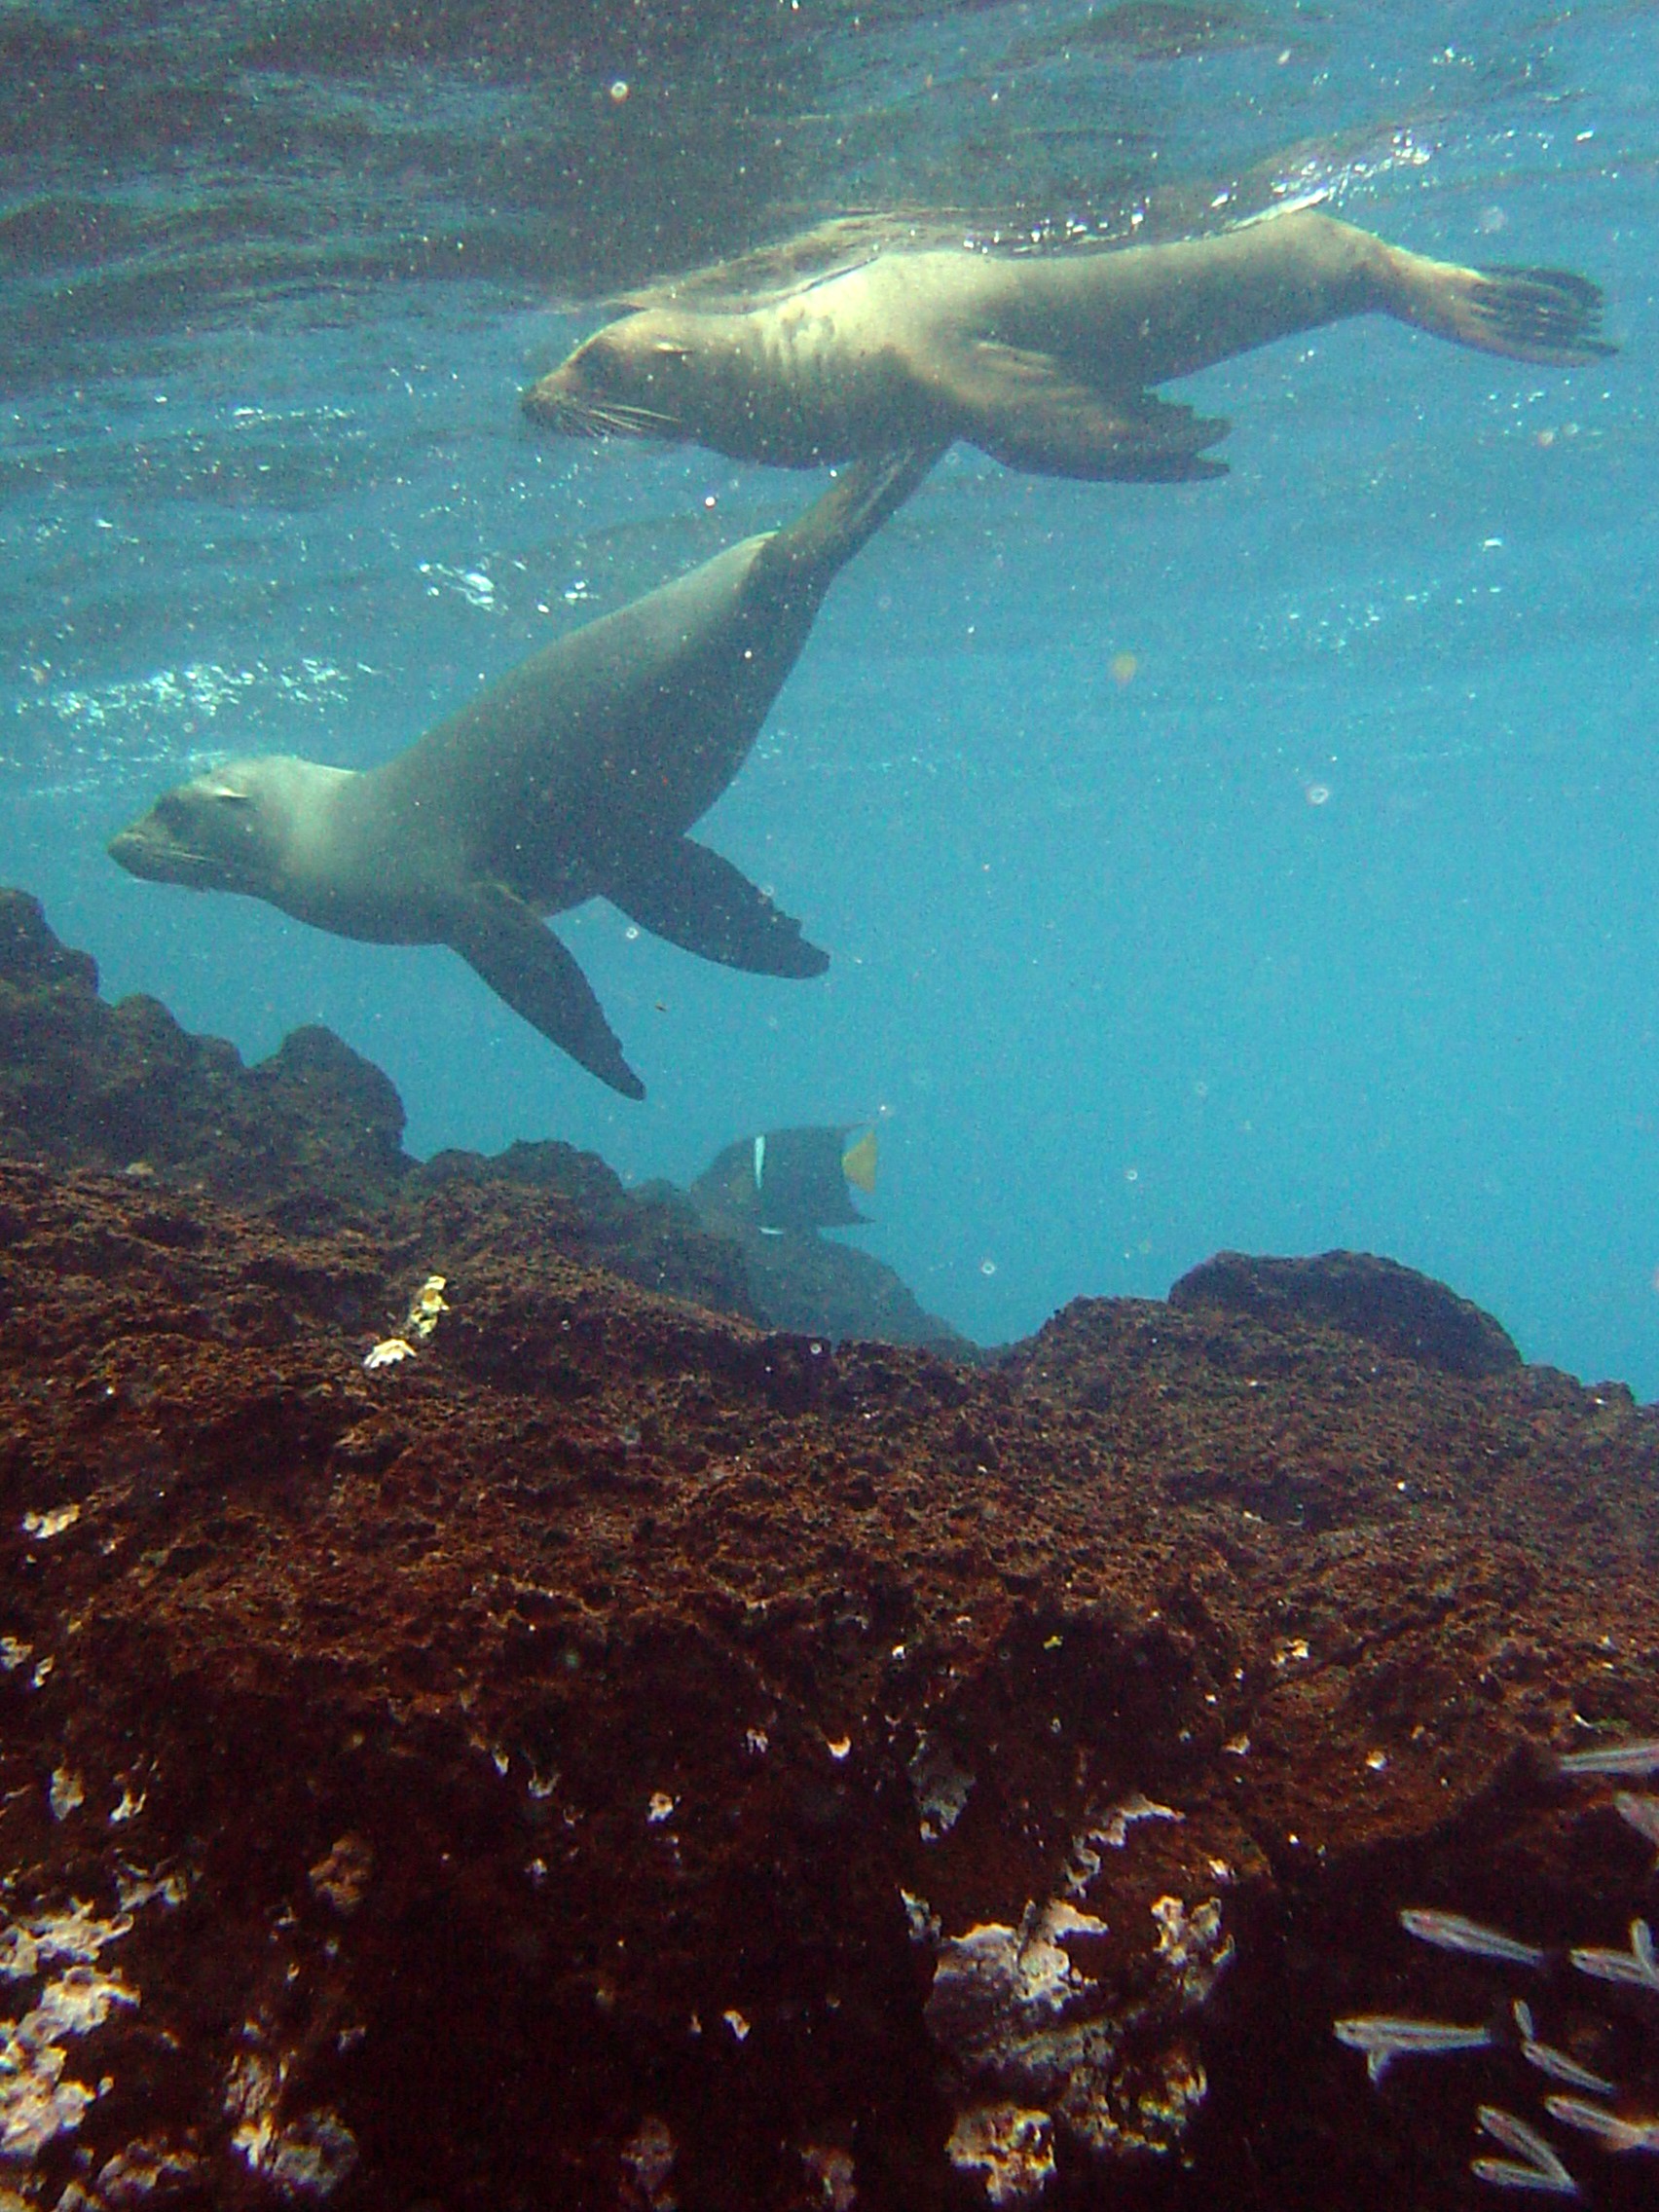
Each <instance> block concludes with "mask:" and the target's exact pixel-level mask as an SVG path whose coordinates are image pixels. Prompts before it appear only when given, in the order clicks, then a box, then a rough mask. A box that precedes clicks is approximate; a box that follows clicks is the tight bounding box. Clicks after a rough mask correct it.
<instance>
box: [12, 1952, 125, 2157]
mask: <svg viewBox="0 0 1659 2212" xmlns="http://www.w3.org/2000/svg"><path fill="white" fill-rule="evenodd" d="M12 1933H15V1932H14V1931H12V1930H8V1931H7V1934H12ZM36 1955H37V1956H39V1955H40V1954H39V1952H38V1951H37V1954H36ZM137 2002H138V1995H137V1992H136V1991H135V1990H132V1989H129V1988H128V1986H127V1984H126V1983H125V1982H124V1981H123V1980H122V1979H121V1978H120V1976H119V1975H117V1974H107V1973H100V1972H98V1971H97V1969H96V1968H95V1967H93V1966H90V1965H87V1964H85V1963H78V1964H76V1965H74V1966H71V1967H68V1968H67V1969H66V1970H65V1971H64V1972H62V1973H61V1974H59V1975H58V1976H57V1978H56V1979H55V1981H49V1982H47V1983H46V1985H45V1987H44V1988H43V1989H42V1990H41V1993H40V1996H39V1998H38V1999H37V2000H36V2002H35V2004H34V2005H33V2006H31V2008H30V2009H29V2010H28V2011H26V2012H25V2013H24V2014H23V2016H22V2018H21V2019H20V2020H11V2021H6V2022H4V2023H0V2157H6V2158H32V2157H36V2156H37V2154H38V2153H39V2152H41V2151H42V2150H44V2149H45V2147H46V2145H47V2144H48V2143H50V2142H51V2141H52V2139H53V2137H54V2136H55V2135H61V2134H63V2133H65V2132H66V2131H69V2130H72V2129H74V2128H76V2127H79V2126H80V2124H81V2116H82V2114H83V2113H84V2112H85V2111H86V2109H87V2107H88V2106H89V2105H90V2104H91V2103H92V2100H93V2098H94V2097H95V2096H96V2095H97V2093H98V2092H97V2090H96V2089H90V2088H88V2087H87V2086H86V2084H85V2083H82V2082H65V2081H64V2079H63V2068H64V2064H65V2062H66V2060H67V2058H68V2052H67V2051H66V2050H65V2049H64V2047H63V2046H64V2043H65V2042H66V2041H67V2040H68V2039H69V2038H70V2037H72V2036H81V2035H85V2034H86V2033H87V2031H88V2030H89V2029H90V2028H101V2027H102V2025H103V2023H104V2022H105V2020H107V2019H108V2018H109V2016H110V2014H111V2012H113V2011H114V2009H115V2008H116V2007H117V2006H118V2005H136V2004H137Z"/></svg>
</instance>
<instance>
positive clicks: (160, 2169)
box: [92, 2136, 203, 2212]
mask: <svg viewBox="0 0 1659 2212" xmlns="http://www.w3.org/2000/svg"><path fill="white" fill-rule="evenodd" d="M202 2177H203V2160H202V2159H201V2158H200V2157H198V2155H197V2154H196V2153H195V2152H194V2151H187V2150H183V2149H180V2148H178V2147H176V2146H173V2145H170V2144H168V2143H167V2142H166V2140H165V2138H164V2139H162V2140H157V2139H155V2138H152V2137H144V2136H140V2137H139V2139H138V2140H137V2142H135V2143H129V2144H128V2146H127V2148H126V2150H125V2151H118V2152H117V2153H116V2154H115V2156H114V2157H112V2158H106V2159H105V2160H104V2162H103V2164H102V2165H101V2166H100V2167H99V2168H98V2177H97V2180H96V2181H95V2182H94V2183H93V2185H92V2203H93V2204H95V2205H96V2206H97V2207H98V2208H99V2212H140V2208H141V2207H142V2206H143V2205H145V2204H147V2203H148V2202H149V2200H150V2198H151V2197H152V2196H154V2195H155V2194H157V2193H158V2192H161V2193H162V2194H164V2195H167V2196H170V2195H171V2194H172V2193H173V2192H174V2191H175V2190H179V2189H184V2188H187V2187H189V2186H191V2185H193V2184H194V2185H196V2186H198V2187H200V2185H201V2182H202Z"/></svg>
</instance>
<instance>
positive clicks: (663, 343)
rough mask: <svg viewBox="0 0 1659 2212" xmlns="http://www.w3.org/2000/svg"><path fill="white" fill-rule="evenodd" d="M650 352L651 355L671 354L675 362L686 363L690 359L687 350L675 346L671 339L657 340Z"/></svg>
mask: <svg viewBox="0 0 1659 2212" xmlns="http://www.w3.org/2000/svg"><path fill="white" fill-rule="evenodd" d="M651 351H652V352H653V353H667V354H671V355H672V356H673V358H674V359H675V360H677V361H688V360H689V359H690V358H691V354H690V350H689V349H688V348H686V347H684V346H677V345H676V344H675V342H674V340H673V339H672V338H659V339H658V340H657V342H656V344H655V345H654V346H653V347H652V348H651Z"/></svg>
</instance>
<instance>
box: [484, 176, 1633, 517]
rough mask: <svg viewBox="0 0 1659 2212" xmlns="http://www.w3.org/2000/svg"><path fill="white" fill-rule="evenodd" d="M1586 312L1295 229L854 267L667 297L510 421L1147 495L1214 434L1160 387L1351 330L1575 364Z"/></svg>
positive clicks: (1522, 284) (1546, 296)
mask: <svg viewBox="0 0 1659 2212" xmlns="http://www.w3.org/2000/svg"><path fill="white" fill-rule="evenodd" d="M705 290H706V287H705ZM660 297H662V296H661V295H659V298H660ZM1601 306H1602V295H1601V293H1600V292H1599V291H1598V290H1597V288H1596V286H1595V285H1594V284H1592V283H1590V282H1589V281H1588V280H1587V279H1586V278H1584V277H1582V276H1573V275H1572V274H1571V273H1570V272H1567V271H1563V270H1554V269H1507V270H1503V269H1498V270H1483V269H1464V268H1460V267H1458V266H1457V265H1456V264H1455V263H1453V262H1447V261H1432V260H1429V259H1428V258H1426V257H1425V256H1424V255H1422V254H1420V253H1409V252H1407V251H1406V249H1405V248H1404V247H1403V246H1397V245H1390V244H1388V243H1387V241H1386V240H1383V239H1380V238H1374V237H1373V236H1372V235H1371V233H1370V232H1368V231H1360V230H1355V229H1354V228H1353V227H1352V225H1351V224H1348V223H1342V222H1338V221H1337V220H1336V219H1335V218H1334V217H1333V216H1330V215H1325V214H1321V213H1320V212H1319V211H1318V210H1317V209H1316V208H1310V207H1301V208H1291V209H1286V210H1282V211H1279V212H1275V213H1272V214H1270V215H1266V216H1261V217H1258V218H1257V219H1255V220H1254V221H1251V222H1247V223H1242V224H1240V225H1238V226H1237V227H1236V228H1235V229H1234V230H1230V231H1224V232H1222V233H1220V234H1218V235H1217V236H1215V237H1213V238H1202V239H1188V240H1177V241H1175V242H1173V243H1170V244H1167V245H1145V246H1114V247H1103V248H1098V249H1094V250H1074V251H1070V252H1060V253H1051V254H1030V255H1022V256H1016V257H1009V256H998V255H995V254H984V253H969V252H962V251H937V250H934V251H919V252H908V251H903V250H899V251H890V252H876V253H874V254H872V255H869V256H867V257H866V258H865V259H863V260H861V261H858V262H857V263H855V265H854V266H852V267H842V268H840V269H838V270H833V271H830V272H828V273H826V274H823V275H818V276H812V277H811V278H810V279H808V280H807V281H805V282H803V283H800V284H798V285H795V286H793V288H790V289H787V290H780V291H779V292H778V293H776V294H775V295H773V296H771V297H769V298H765V299H763V300H759V301H740V302H739V303H737V304H735V305H734V306H733V307H732V308H731V309H729V310H723V311H722V310H720V309H719V308H710V307H707V306H704V307H701V308H699V307H694V306H687V305H682V304H676V303H675V302H674V301H673V300H672V298H671V297H670V298H668V299H667V300H666V303H665V304H661V305H653V306H650V307H647V308H645V309H644V310H643V311H641V312H638V313H631V314H625V315H623V316H622V317H621V318H620V319H619V320H617V321H615V322H611V323H608V324H607V325H606V326H605V327H604V328H603V329H601V330H598V331H596V332H595V333H594V335H593V336H592V337H591V338H589V339H587V340H586V341H585V342H584V343H583V344H582V345H580V346H578V347H577V348H576V350H575V351H574V352H573V353H571V356H570V357H569V359H568V360H566V361H565V362H564V363H563V365H562V366H561V367H559V368H557V369H555V370H553V371H552V372H551V374H549V375H547V376H544V377H543V378H541V380H540V381H539V383H537V384H536V385H535V386H534V387H532V388H531V389H530V390H529V391H528V392H527V393H526V394H525V397H524V407H525V411H526V412H527V414H529V415H530V416H531V417H532V418H533V419H534V420H535V422H537V423H540V424H547V425H549V426H550V427H552V428H553V429H556V430H564V431H572V432H577V433H581V434H590V433H593V432H596V431H608V430H616V431H622V432H625V433H629V434H632V435H635V436H645V437H660V438H677V439H686V440H690V441H693V442H695V443H697V444H699V445H705V446H712V447H713V448H714V449H715V450H716V451H717V452H718V453H723V454H729V455H731V456H732V458H733V459H734V460H739V461H772V462H778V463H782V464H783V465H785V466H791V467H808V466H815V465H817V464H819V463H821V462H825V461H844V460H847V459H848V458H850V457H851V456H853V455H855V454H865V453H870V452H872V451H877V450H880V449H884V448H892V447H894V446H896V445H900V444H905V443H924V442H930V441H936V440H937V441H939V442H940V443H948V442H949V441H950V440H951V439H953V438H965V439H967V440H968V442H969V443H970V444H971V445H977V446H978V447H980V448H981V449H982V450H983V451H984V452H986V453H988V454H992V455H994V456H995V458H996V459H997V460H998V461H1006V462H1007V463H1008V464H1009V465H1010V466H1011V467H1014V468H1025V469H1032V470H1036V471H1038V472H1039V473H1041V474H1044V475H1049V476H1078V477H1090V478H1103V477H1120V478H1127V479H1138V480H1170V479H1175V478H1180V477H1191V476H1207V475H1215V474H1217V473H1219V472H1220V469H1221V466H1222V464H1221V463H1220V462H1217V461H1208V460H1206V459H1204V458H1203V454H1204V449H1205V448H1206V447H1207V446H1211V445H1213V444H1215V442H1216V441H1217V440H1218V439H1219V438H1222V437H1224V436H1225V435H1226V433H1227V428H1228V425H1227V424H1226V423H1225V422H1221V421H1215V420H1206V419H1205V418H1203V417H1202V416H1198V415H1195V414H1194V413H1193V411H1192V410H1191V409H1190V408H1187V407H1180V406H1173V405H1171V404H1169V403H1168V402H1166V401H1163V400H1161V399H1158V398H1155V397H1154V396H1153V392H1152V388H1151V387H1153V386H1155V385H1159V384H1162V383H1164V382H1165V381H1166V380H1167V379H1169V378H1171V377H1184V376H1191V375H1192V374H1193V373H1194V372H1195V371H1196V370H1198V369H1204V368H1208V367H1210V366H1212V365H1213V364H1214V363H1215V362H1217V361H1224V360H1227V359H1229V358H1230V357H1231V356H1232V355H1233V354H1235V353H1243V352H1247V351H1248V350H1250V349H1251V348H1252V347H1256V346H1264V345H1267V344H1268V343H1269V342H1270V341H1271V340H1272V339H1275V338H1285V337H1288V336H1290V335H1291V334H1292V333H1294V332H1296V331H1301V330H1311V329H1314V328H1316V327H1317V326H1319V325H1320V324H1322V323H1329V322H1337V321H1341V320H1343V319H1344V318H1345V317H1346V316H1348V315H1357V314H1374V313H1376V314H1390V315H1393V316H1394V317H1395V318H1396V319H1397V320H1399V321H1401V322H1408V323H1412V324H1415V325H1416V326H1417V327H1418V328H1419V330H1431V331H1433V332H1434V333H1435V334H1436V335H1437V336H1439V337H1441V338H1450V339H1453V340H1455V341H1456V343H1457V344H1459V345H1463V346H1473V347H1477V348H1479V349H1480V350H1482V351H1483V352H1488V353H1502V354H1507V355H1508V356H1509V357H1510V358H1511V359H1514V360H1521V361H1544V362H1553V363H1558V364H1570V363H1574V362H1584V361H1590V360H1594V359H1596V358H1597V357H1598V356H1600V355H1602V354H1604V353H1608V352H1611V351H1612V350H1614V349H1613V348H1612V347H1610V346H1608V345H1607V344H1605V343H1604V341H1603V340H1602V338H1601V337H1600V336H1599V335H1598V324H1599V319H1600V314H1601Z"/></svg>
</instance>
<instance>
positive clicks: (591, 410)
mask: <svg viewBox="0 0 1659 2212" xmlns="http://www.w3.org/2000/svg"><path fill="white" fill-rule="evenodd" d="M543 420H545V421H546V422H548V423H550V424H552V426H553V427H554V428H555V429H559V430H566V431H571V432H578V431H579V432H581V433H583V434H585V435H586V436H589V437H618V438H653V437H658V438H660V437H673V436H675V435H677V434H678V431H679V428H680V424H679V423H678V422H677V421H676V419H675V418H674V416H672V415H665V414H664V413H663V412H662V410H661V409H660V408H656V407H636V406H633V405H631V404H630V403H629V402H628V401H627V400H624V399H588V398H585V397H584V396H583V395H582V394H581V393H580V392H567V393H560V394H555V395H554V396H553V398H552V399H551V401H550V403H549V405H548V408H547V412H546V414H545V416H544V418H543Z"/></svg>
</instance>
